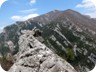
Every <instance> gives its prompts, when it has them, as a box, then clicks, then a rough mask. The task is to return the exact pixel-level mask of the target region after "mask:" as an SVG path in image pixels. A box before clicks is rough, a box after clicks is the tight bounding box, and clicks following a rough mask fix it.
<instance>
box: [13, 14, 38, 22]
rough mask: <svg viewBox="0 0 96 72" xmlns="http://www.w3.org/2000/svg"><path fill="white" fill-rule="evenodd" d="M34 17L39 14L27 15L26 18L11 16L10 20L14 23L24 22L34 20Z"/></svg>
mask: <svg viewBox="0 0 96 72" xmlns="http://www.w3.org/2000/svg"><path fill="white" fill-rule="evenodd" d="M36 16H39V14H29V15H27V16H12V17H11V19H12V20H14V21H25V20H27V19H30V18H34V17H36Z"/></svg>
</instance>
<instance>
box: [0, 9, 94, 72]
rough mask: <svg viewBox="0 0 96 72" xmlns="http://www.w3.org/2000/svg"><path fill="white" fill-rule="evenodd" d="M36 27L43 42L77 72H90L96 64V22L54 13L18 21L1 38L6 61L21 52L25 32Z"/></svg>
mask: <svg viewBox="0 0 96 72" xmlns="http://www.w3.org/2000/svg"><path fill="white" fill-rule="evenodd" d="M34 27H36V28H38V29H40V30H41V32H42V38H43V39H42V40H41V38H37V39H38V40H39V41H41V42H42V43H44V44H45V45H46V46H47V47H49V48H50V49H51V50H52V51H53V52H54V53H56V54H58V55H59V56H61V57H62V58H63V59H65V60H67V61H68V62H69V63H70V64H71V65H72V66H73V67H74V68H75V69H76V70H77V72H87V70H91V69H93V67H94V65H95V63H96V20H95V19H92V18H90V17H88V16H85V15H83V14H80V13H78V12H76V11H73V10H70V9H68V10H65V11H59V10H54V11H51V12H48V13H46V14H43V15H40V16H38V17H35V18H31V19H29V20H26V21H21V22H20V21H18V22H16V23H15V24H12V25H10V26H7V27H5V28H4V31H3V32H2V33H1V34H0V53H1V55H3V57H5V58H6V56H7V55H8V54H9V53H11V54H12V55H15V54H17V53H18V50H19V44H18V41H19V37H20V36H21V35H22V33H21V30H32V29H33V28H34Z"/></svg>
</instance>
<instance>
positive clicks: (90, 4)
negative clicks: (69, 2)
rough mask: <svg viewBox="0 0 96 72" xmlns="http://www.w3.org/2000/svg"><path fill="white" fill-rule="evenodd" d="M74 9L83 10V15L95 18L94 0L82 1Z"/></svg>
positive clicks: (95, 7) (95, 4)
mask: <svg viewBox="0 0 96 72" xmlns="http://www.w3.org/2000/svg"><path fill="white" fill-rule="evenodd" d="M76 8H84V10H85V11H86V13H85V14H87V15H90V16H91V17H94V18H96V0H82V3H81V4H77V5H76Z"/></svg>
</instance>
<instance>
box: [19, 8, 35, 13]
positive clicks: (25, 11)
mask: <svg viewBox="0 0 96 72" xmlns="http://www.w3.org/2000/svg"><path fill="white" fill-rule="evenodd" d="M36 10H37V9H29V10H21V11H19V12H22V13H30V12H31V13H32V12H34V11H36Z"/></svg>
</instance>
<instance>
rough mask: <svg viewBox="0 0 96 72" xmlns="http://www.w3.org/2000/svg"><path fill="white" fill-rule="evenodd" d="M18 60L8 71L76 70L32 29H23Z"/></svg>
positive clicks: (70, 71) (49, 71) (67, 71)
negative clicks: (37, 36) (35, 34)
mask: <svg viewBox="0 0 96 72" xmlns="http://www.w3.org/2000/svg"><path fill="white" fill-rule="evenodd" d="M22 33H23V35H21V36H20V38H19V52H18V53H17V55H16V56H15V57H16V62H15V63H14V65H13V66H12V67H11V69H10V70H9V71H8V72H76V70H75V69H74V68H73V67H72V66H71V65H70V64H69V63H67V62H66V61H65V60H64V59H62V58H61V57H59V56H58V55H56V54H54V53H53V52H52V51H51V50H50V49H49V48H48V47H46V46H45V45H44V44H42V43H41V42H39V41H38V40H37V39H36V38H35V37H34V36H33V34H34V33H33V32H32V31H28V30H27V31H26V30H25V31H22Z"/></svg>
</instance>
